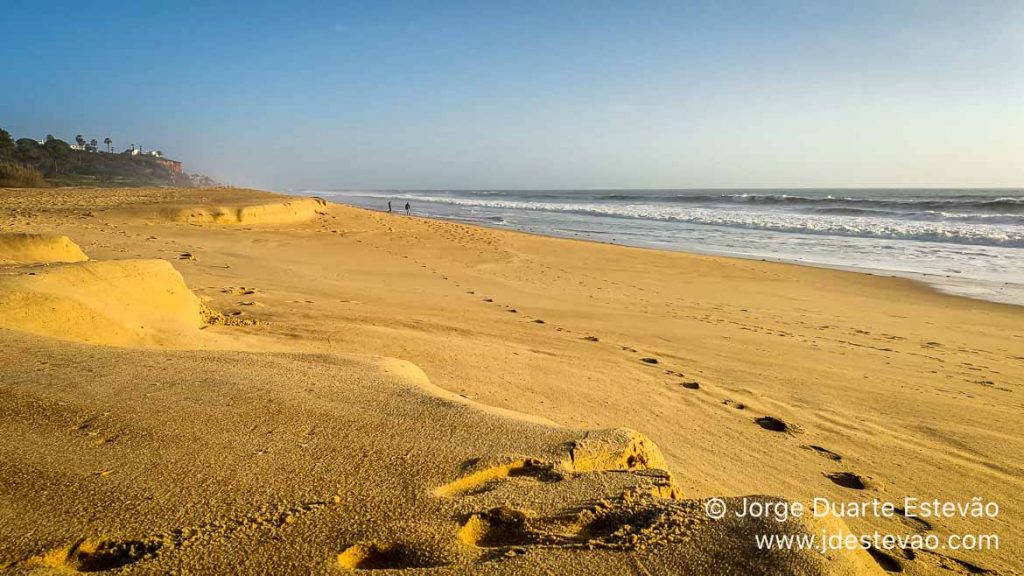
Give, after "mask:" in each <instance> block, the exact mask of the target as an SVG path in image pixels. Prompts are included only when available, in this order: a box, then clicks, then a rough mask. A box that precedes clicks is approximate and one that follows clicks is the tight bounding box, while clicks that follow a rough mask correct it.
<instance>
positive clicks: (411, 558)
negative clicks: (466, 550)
mask: <svg viewBox="0 0 1024 576" xmlns="http://www.w3.org/2000/svg"><path fill="white" fill-rule="evenodd" d="M337 562H338V566H340V567H341V568H344V569H346V570H353V571H354V570H392V569H394V570H397V569H403V568H436V567H439V566H444V565H446V564H450V563H451V562H450V561H448V560H446V559H445V558H443V557H442V556H441V555H440V554H438V553H437V552H435V551H433V550H430V549H428V548H426V547H416V546H412V545H409V544H405V543H402V542H374V541H368V542H360V543H358V544H354V545H352V546H349V547H348V548H346V549H345V550H343V551H342V552H341V553H340V554H338V558H337Z"/></svg>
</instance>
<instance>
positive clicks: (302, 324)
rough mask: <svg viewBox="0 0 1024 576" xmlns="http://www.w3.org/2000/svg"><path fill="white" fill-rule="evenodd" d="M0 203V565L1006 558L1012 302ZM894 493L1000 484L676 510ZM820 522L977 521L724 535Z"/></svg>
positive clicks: (218, 207)
mask: <svg viewBox="0 0 1024 576" xmlns="http://www.w3.org/2000/svg"><path fill="white" fill-rule="evenodd" d="M0 227H2V229H3V230H4V231H5V232H11V233H31V234H47V235H48V236H45V238H47V240H46V241H45V242H43V241H35V240H33V241H31V242H28V243H26V242H25V241H24V240H19V241H18V242H19V243H16V242H11V241H7V243H6V244H5V243H4V241H3V240H2V238H3V237H2V236H0V343H2V348H3V361H2V363H0V435H2V437H3V438H4V442H3V443H0V567H2V570H4V571H6V572H10V573H35V572H41V573H48V572H53V571H61V572H66V571H72V572H74V571H81V572H87V571H100V572H102V571H112V570H116V571H117V573H125V574H131V573H167V572H176V573H204V574H224V573H275V574H308V573H320V574H339V573H345V572H346V571H350V570H367V569H392V570H404V569H413V568H420V569H424V570H427V573H445V574H447V573H452V574H467V573H493V574H523V573H553V574H623V573H637V574H677V573H695V574H723V573H735V574H756V573H767V574H774V573H780V574H787V573H788V574H874V573H884V570H890V571H891V570H897V569H899V570H902V571H903V572H905V573H908V574H950V573H979V572H978V571H979V570H993V571H1001V572H1003V573H1012V572H1013V571H1015V570H1016V571H1020V570H1022V569H1024V560H1022V558H1024V551H1022V548H1021V546H1022V539H1021V536H1022V529H1021V528H1020V526H1021V523H1020V522H1019V520H1020V517H1019V516H1020V508H1021V506H1020V504H1021V493H1022V490H1021V488H1024V470H1022V466H1021V464H1020V454H1022V453H1024V440H1022V436H1021V433H1020V427H1021V424H1020V415H1021V408H1022V407H1024V405H1022V403H1021V400H1020V399H1019V398H1017V395H1019V394H1020V384H1021V383H1022V382H1024V368H1022V365H1024V332H1022V329H1021V326H1024V312H1022V309H1021V308H1019V307H1013V306H1008V305H998V304H991V303H986V302H979V301H971V300H965V299H960V298H956V297H951V296H945V295H941V294H937V293H934V292H932V291H930V290H928V289H926V288H924V287H922V286H920V285H918V284H916V283H914V282H911V281H907V280H901V279H894V278H883V277H878V276H871V275H865V274H856V273H848V272H838V271H831V270H822V269H814V268H806V267H800V266H793V265H785V264H775V263H765V262H756V261H748V260H736V259H728V258H716V257H708V256H695V255H689V254H677V253H667V252H656V251H649V250H640V249H632V248H624V247H619V246H610V245H601V244H594V243H585V242H577V241H571V240H559V239H551V238H542V237H536V236H530V235H525V234H518V233H513V232H507V231H498V230H490V229H484V228H477V227H472V226H465V225H460V224H454V223H446V222H439V221H431V220H426V219H419V218H410V217H403V216H398V215H388V214H381V213H372V212H367V211H364V210H359V209H354V208H349V207H344V206H337V205H332V204H327V203H324V202H322V201H318V200H312V199H310V200H302V199H294V198H287V197H280V196H275V195H272V194H269V193H265V192H257V191H245V190H198V191H195V190H184V191H183V190H168V189H154V190H89V189H57V190H41V191H37V190H32V191H30V190H0ZM62 236H63V237H65V238H63V239H60V238H61V237H62ZM24 238H27V237H24ZM39 238H44V237H39ZM54 238H57V239H58V240H52V239H54ZM68 239H70V240H68ZM53 242H56V244H53ZM40 246H43V248H40ZM47 246H49V247H50V248H46V247H47ZM53 246H57V248H53ZM71 246H76V247H81V249H80V250H78V252H75V251H74V250H72V249H71V248H70V247H71ZM85 254H88V257H89V258H90V260H89V261H84V260H85ZM69 255H70V256H69ZM751 495H757V496H751ZM908 496H909V497H917V498H921V499H929V500H931V499H939V500H943V501H969V500H970V499H971V498H972V497H974V496H981V497H983V498H984V499H985V500H988V501H995V502H998V503H999V505H1000V507H1001V513H1000V515H999V516H998V518H996V519H993V520H989V519H977V518H963V517H950V518H941V519H930V520H929V521H927V522H924V521H922V520H919V519H913V518H907V517H905V516H900V515H897V516H896V517H893V518H879V517H853V518H846V519H840V518H836V517H827V518H821V519H814V518H807V517H804V518H788V519H786V520H785V521H784V522H778V521H776V520H774V519H750V518H736V517H733V516H727V517H726V518H725V519H722V520H717V521H716V520H711V519H709V518H708V517H707V516H706V515H705V514H704V503H705V502H706V501H707V499H708V498H711V497H722V498H724V501H725V503H726V505H727V506H729V507H730V508H731V509H734V510H735V509H736V508H737V507H739V506H741V505H742V501H743V498H744V497H749V499H748V500H749V501H753V502H755V503H760V504H764V505H770V506H774V505H781V504H784V503H790V504H791V503H793V502H809V501H810V500H811V499H812V498H815V497H824V498H828V499H830V500H832V501H836V502H867V501H870V500H872V499H880V500H887V501H897V502H901V501H902V499H903V498H904V497H908ZM823 531H824V532H825V533H827V534H842V533H855V534H864V533H871V532H874V531H878V532H881V533H883V534H915V533H919V534H934V535H937V536H941V537H942V538H943V539H945V538H946V537H947V536H949V535H951V534H968V533H975V534H979V533H995V534H998V535H999V537H1000V547H999V549H998V550H985V551H969V550H968V551H964V550H958V551H950V550H938V551H917V552H916V553H911V552H906V551H899V550H895V551H893V550H890V551H887V552H883V551H880V550H872V551H871V553H870V554H869V553H868V552H866V551H863V550H858V551H830V552H828V553H827V554H822V553H820V552H817V551H785V552H779V551H776V552H766V551H762V550H758V549H757V548H756V545H755V539H754V536H755V535H756V534H776V535H785V534H821V533H822V532H823Z"/></svg>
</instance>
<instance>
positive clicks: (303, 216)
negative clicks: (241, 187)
mask: <svg viewBox="0 0 1024 576" xmlns="http://www.w3.org/2000/svg"><path fill="white" fill-rule="evenodd" d="M326 208H327V202H325V201H324V200H321V199H320V198H296V199H295V200H287V201H284V202H267V203H264V204H252V205H247V206H194V207H189V208H175V209H170V210H165V211H163V212H162V214H163V215H164V216H165V217H167V218H169V219H171V220H173V221H175V222H185V223H188V224H287V223H291V222H304V221H306V220H311V219H313V218H315V217H316V216H317V215H318V214H323V213H324V211H325V209H326Z"/></svg>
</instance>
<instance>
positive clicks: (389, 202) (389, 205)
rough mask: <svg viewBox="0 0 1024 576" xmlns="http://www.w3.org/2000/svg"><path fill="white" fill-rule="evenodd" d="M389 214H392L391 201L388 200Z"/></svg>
mask: <svg viewBox="0 0 1024 576" xmlns="http://www.w3.org/2000/svg"><path fill="white" fill-rule="evenodd" d="M388 212H391V200H388Z"/></svg>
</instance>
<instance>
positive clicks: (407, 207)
mask: <svg viewBox="0 0 1024 576" xmlns="http://www.w3.org/2000/svg"><path fill="white" fill-rule="evenodd" d="M409 208H410V206H409V203H408V202H406V203H405V215H406V216H408V215H409Z"/></svg>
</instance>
